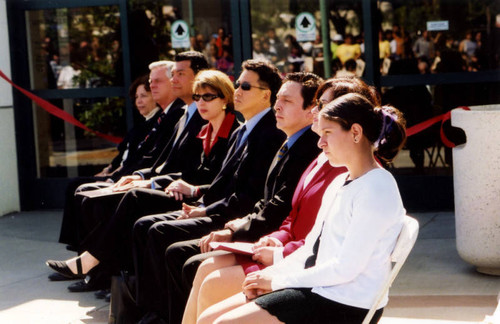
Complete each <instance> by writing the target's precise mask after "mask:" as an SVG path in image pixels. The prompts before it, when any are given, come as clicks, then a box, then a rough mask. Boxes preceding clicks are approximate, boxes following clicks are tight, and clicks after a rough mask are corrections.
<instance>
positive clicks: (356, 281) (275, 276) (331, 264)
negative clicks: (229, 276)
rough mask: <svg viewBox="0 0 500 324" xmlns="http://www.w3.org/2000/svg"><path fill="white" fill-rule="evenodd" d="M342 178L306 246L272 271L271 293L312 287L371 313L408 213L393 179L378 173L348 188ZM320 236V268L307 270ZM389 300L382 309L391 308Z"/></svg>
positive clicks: (334, 185)
mask: <svg viewBox="0 0 500 324" xmlns="http://www.w3.org/2000/svg"><path fill="white" fill-rule="evenodd" d="M347 175H348V174H347V173H345V174H341V175H339V176H338V177H337V178H336V179H335V180H334V181H333V182H332V183H331V184H330V186H329V187H328V188H327V190H326V191H325V194H324V196H323V201H322V204H321V208H320V210H319V212H318V217H317V219H316V223H315V224H314V226H313V228H312V229H311V232H310V233H309V234H308V235H307V237H306V240H305V244H304V245H303V246H302V247H300V248H299V249H297V250H296V251H295V252H294V253H292V254H290V255H289V256H288V257H286V258H285V259H283V260H282V261H280V262H278V263H276V264H275V265H273V266H270V267H267V268H266V269H264V270H262V271H263V273H266V274H270V275H271V276H272V283H271V285H272V289H273V290H278V289H283V288H292V287H293V288H304V287H312V288H313V290H312V291H313V292H314V293H317V294H319V295H321V296H323V297H325V298H328V299H330V300H333V301H336V302H339V303H342V304H345V305H350V306H354V307H359V308H365V309H369V308H370V307H371V305H372V303H373V302H374V300H375V296H376V294H377V291H378V289H379V288H380V286H381V285H382V283H383V280H384V279H385V278H386V277H387V276H388V275H389V271H390V269H391V264H390V255H391V252H392V250H393V248H394V245H395V243H396V239H397V237H398V234H399V232H400V231H401V228H402V224H403V217H404V216H405V214H406V211H405V209H404V208H403V204H402V201H401V196H400V194H399V190H398V187H397V184H396V181H395V180H394V178H393V176H392V175H391V174H390V173H389V172H388V171H386V170H384V169H374V170H371V171H369V172H367V173H366V174H364V175H363V176H361V177H359V178H358V179H356V180H354V181H352V182H350V183H349V184H347V185H345V186H344V183H345V180H346V178H347ZM323 222H324V228H323V232H322V235H321V242H320V245H319V250H318V256H317V260H316V265H315V266H314V267H311V268H309V269H304V264H305V261H306V259H307V258H308V257H309V256H311V255H312V248H313V246H314V243H315V242H316V239H317V237H318V235H319V233H320V232H321V228H322V227H323ZM387 300H388V298H387V295H386V296H385V299H384V301H383V302H382V303H381V304H380V305H381V307H382V306H385V305H386V304H387Z"/></svg>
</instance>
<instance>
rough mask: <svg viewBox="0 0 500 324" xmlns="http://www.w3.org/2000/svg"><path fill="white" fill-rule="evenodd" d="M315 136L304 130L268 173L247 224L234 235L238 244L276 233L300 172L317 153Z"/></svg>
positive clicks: (287, 212) (290, 207)
mask: <svg viewBox="0 0 500 324" xmlns="http://www.w3.org/2000/svg"><path fill="white" fill-rule="evenodd" d="M317 142H318V135H316V134H315V133H314V132H313V131H312V130H311V129H308V130H307V131H305V132H304V133H303V134H302V135H301V136H300V137H299V138H298V139H297V141H296V142H295V143H294V144H293V146H292V147H291V148H290V149H289V150H288V151H287V152H286V153H285V155H284V156H283V158H282V159H281V160H280V161H279V162H278V164H276V166H275V167H274V169H273V170H272V171H271V173H270V174H269V177H268V179H267V183H266V191H265V196H264V198H263V199H261V200H260V201H259V202H258V203H257V204H256V205H255V207H254V210H253V213H251V214H249V215H247V216H245V218H244V219H245V220H246V223H245V224H244V225H243V226H241V227H239V228H238V230H236V231H235V232H234V234H233V239H234V240H237V241H252V242H253V241H255V240H257V239H258V238H260V237H261V236H262V235H264V234H267V233H269V232H271V231H273V230H276V229H277V228H278V227H279V226H280V224H281V223H282V222H283V220H284V219H285V217H287V216H288V214H289V213H290V210H291V209H292V197H293V193H294V191H295V188H296V187H297V183H298V181H299V179H300V176H301V175H302V172H304V170H305V169H306V168H307V166H308V165H309V164H310V163H311V161H312V160H314V158H316V157H317V156H318V154H319V151H320V150H319V148H318V146H317Z"/></svg>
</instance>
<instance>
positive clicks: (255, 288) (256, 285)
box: [242, 271, 272, 300]
mask: <svg viewBox="0 0 500 324" xmlns="http://www.w3.org/2000/svg"><path fill="white" fill-rule="evenodd" d="M271 282H272V278H271V276H269V275H266V274H264V273H263V272H262V271H255V272H252V273H249V274H248V275H247V276H246V278H245V280H244V281H243V287H242V288H243V293H244V294H245V296H246V297H247V299H250V300H251V299H255V298H257V297H259V296H261V295H264V294H267V293H270V292H271V291H272V287H271Z"/></svg>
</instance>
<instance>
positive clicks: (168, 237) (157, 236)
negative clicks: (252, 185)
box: [133, 210, 225, 323]
mask: <svg viewBox="0 0 500 324" xmlns="http://www.w3.org/2000/svg"><path fill="white" fill-rule="evenodd" d="M180 214H181V211H180V210H179V211H175V212H171V213H168V214H159V215H150V216H146V217H143V218H141V219H139V220H138V221H137V222H136V223H135V225H134V232H133V238H134V250H133V252H134V265H135V270H136V276H137V296H136V300H137V303H138V305H139V306H140V307H141V308H142V309H143V310H145V311H156V312H158V313H160V314H161V316H162V317H163V318H165V319H167V318H168V314H167V310H168V298H169V297H168V294H169V291H170V289H169V286H168V284H169V281H170V280H169V279H168V277H169V273H168V272H167V268H166V267H165V263H164V256H165V251H166V249H167V248H168V247H169V246H170V245H172V244H174V243H176V242H181V241H187V240H192V239H197V238H200V237H202V236H204V235H207V234H209V233H210V232H212V231H213V230H217V229H220V228H222V227H223V225H224V223H225V221H224V220H222V219H219V218H218V217H216V218H211V217H200V218H192V219H181V220H178V219H177V217H178V216H179V215H180ZM190 253H192V254H197V253H199V249H198V250H196V248H194V249H193V250H192V252H190ZM181 272H182V270H181ZM185 293H187V294H188V295H189V290H187V291H186V292H185ZM186 298H187V297H186ZM184 304H185V301H184ZM183 310H184V307H182V309H180V314H181V317H182V312H183ZM178 311H179V310H178ZM172 323H175V322H172Z"/></svg>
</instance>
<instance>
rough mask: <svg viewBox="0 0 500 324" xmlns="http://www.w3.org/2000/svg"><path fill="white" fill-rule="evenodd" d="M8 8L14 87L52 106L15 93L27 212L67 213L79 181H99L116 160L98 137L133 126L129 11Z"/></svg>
mask: <svg viewBox="0 0 500 324" xmlns="http://www.w3.org/2000/svg"><path fill="white" fill-rule="evenodd" d="M7 4H8V15H9V23H10V25H9V32H10V39H11V53H12V55H11V57H12V66H13V70H12V77H13V81H14V82H15V83H16V84H18V85H20V86H21V87H23V88H25V89H27V90H29V91H31V92H33V93H34V94H35V95H37V96H39V97H41V98H43V99H45V100H46V101H47V102H48V105H49V107H47V106H46V105H41V106H40V105H38V104H36V103H35V102H32V101H31V100H29V99H28V98H26V97H24V96H23V95H22V94H20V93H19V92H15V93H14V94H15V97H14V106H15V108H16V109H15V115H16V132H17V134H18V135H17V143H18V156H19V170H20V175H19V178H20V191H21V192H20V196H21V208H22V209H35V208H46V207H49V208H53V207H61V206H62V204H63V200H64V189H65V186H66V184H67V183H68V181H69V180H70V179H71V178H73V177H80V176H92V175H94V174H96V173H97V172H98V171H99V170H101V169H102V167H103V166H105V165H107V164H108V163H109V162H110V161H111V159H112V158H113V157H114V155H115V154H116V143H114V142H111V141H109V139H106V138H104V137H105V136H104V137H101V136H98V135H96V132H97V133H99V134H104V135H110V136H113V137H116V138H121V137H123V136H124V135H125V134H126V131H127V128H128V127H130V126H131V124H132V113H131V104H130V101H128V100H126V94H127V92H126V86H128V84H130V69H129V68H128V65H127V64H124V62H125V58H126V57H128V39H127V38H126V36H127V34H126V28H125V29H124V28H123V27H124V25H123V24H124V23H126V18H127V17H126V10H125V8H126V3H125V2H124V1H120V0H116V1H87V2H85V4H82V3H81V2H77V1H61V2H57V3H54V2H49V3H46V2H43V1H25V2H18V1H9V2H8V3H7ZM124 13H125V15H124ZM124 16H125V17H124ZM124 19H125V21H124ZM124 31H125V33H124ZM127 63H128V62H127ZM50 105H52V106H50ZM50 110H56V111H60V112H61V114H63V115H66V117H64V116H63V117H61V116H58V117H56V116H55V115H54V114H50V113H49V111H50ZM72 118H74V119H76V120H78V121H79V122H80V123H81V124H83V125H84V127H86V129H82V128H80V127H76V126H74V125H73V124H71V123H70V122H68V119H72ZM89 130H92V131H96V132H92V131H89Z"/></svg>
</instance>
